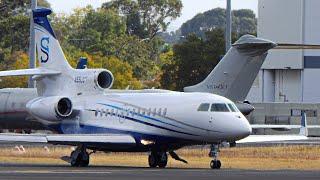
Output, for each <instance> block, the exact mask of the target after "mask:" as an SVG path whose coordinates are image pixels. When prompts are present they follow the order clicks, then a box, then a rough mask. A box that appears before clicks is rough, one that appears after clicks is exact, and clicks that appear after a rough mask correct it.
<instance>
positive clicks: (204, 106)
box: [198, 103, 210, 112]
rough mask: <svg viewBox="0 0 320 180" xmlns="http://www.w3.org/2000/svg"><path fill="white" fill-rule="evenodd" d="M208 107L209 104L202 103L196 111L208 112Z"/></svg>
mask: <svg viewBox="0 0 320 180" xmlns="http://www.w3.org/2000/svg"><path fill="white" fill-rule="evenodd" d="M209 107H210V104H209V103H202V104H200V106H199V107H198V111H202V112H205V111H209Z"/></svg>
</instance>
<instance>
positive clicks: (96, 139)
mask: <svg viewBox="0 0 320 180" xmlns="http://www.w3.org/2000/svg"><path fill="white" fill-rule="evenodd" d="M0 141H1V142H24V143H50V144H61V145H73V144H75V145H76V144H79V143H106V144H132V145H135V144H136V141H135V139H134V138H133V137H132V136H130V135H121V134H103V135H99V134H93V135H91V134H72V135H68V134H57V135H44V134H31V135H25V134H0Z"/></svg>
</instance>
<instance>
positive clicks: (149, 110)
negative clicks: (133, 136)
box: [148, 108, 151, 116]
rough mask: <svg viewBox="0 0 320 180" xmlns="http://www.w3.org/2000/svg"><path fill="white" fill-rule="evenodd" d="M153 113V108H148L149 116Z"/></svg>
mask: <svg viewBox="0 0 320 180" xmlns="http://www.w3.org/2000/svg"><path fill="white" fill-rule="evenodd" d="M150 115H151V108H149V109H148V116H150Z"/></svg>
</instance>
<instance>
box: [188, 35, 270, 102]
mask: <svg viewBox="0 0 320 180" xmlns="http://www.w3.org/2000/svg"><path fill="white" fill-rule="evenodd" d="M275 46H276V44H275V43H273V42H271V41H269V40H264V39H260V38H256V37H254V36H251V35H245V36H242V37H241V38H240V39H239V40H238V41H237V42H235V43H234V44H233V45H232V48H231V49H230V50H229V51H228V53H227V54H226V55H225V56H224V57H223V58H222V60H221V61H220V62H219V64H218V65H217V66H216V67H215V68H214V69H213V70H212V72H211V73H210V74H209V76H208V77H207V78H206V79H205V80H204V81H202V82H201V83H199V84H197V85H194V86H190V87H185V88H184V91H185V92H207V93H214V94H218V95H221V96H224V97H227V98H229V99H231V100H233V101H244V100H245V98H246V96H247V94H248V93H249V91H250V89H251V86H252V84H253V81H254V80H255V78H256V76H257V74H258V72H259V70H260V68H261V66H262V64H263V62H264V60H265V58H266V56H267V52H268V50H269V49H272V48H274V47H275Z"/></svg>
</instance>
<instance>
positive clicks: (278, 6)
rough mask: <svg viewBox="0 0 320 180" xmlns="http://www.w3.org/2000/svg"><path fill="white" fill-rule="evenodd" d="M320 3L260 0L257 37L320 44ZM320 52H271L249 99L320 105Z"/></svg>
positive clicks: (294, 42)
mask: <svg viewBox="0 0 320 180" xmlns="http://www.w3.org/2000/svg"><path fill="white" fill-rule="evenodd" d="M318 7H320V1H319V0H281V1H279V0H259V7H258V9H259V15H258V17H259V18H258V37H261V38H266V39H270V40H272V41H274V42H276V43H292V44H320V33H319V32H320V23H317V22H318V20H319V19H320V11H319V10H318ZM319 78H320V51H319V50H271V51H270V53H269V55H268V57H267V59H266V61H265V63H264V64H263V66H262V69H261V70H260V73H259V75H258V77H257V79H256V81H255V84H254V85H253V87H252V88H251V90H250V92H249V95H248V97H247V99H248V100H249V101H251V102H257V103H260V102H296V103H299V102H306V103H317V102H320V83H318V81H319Z"/></svg>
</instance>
